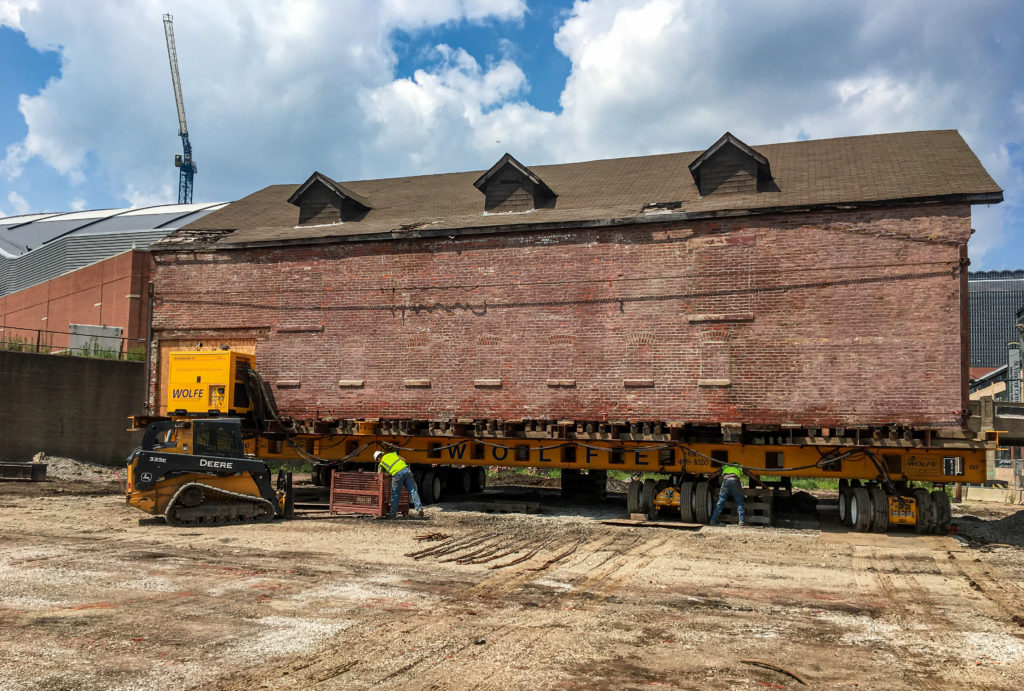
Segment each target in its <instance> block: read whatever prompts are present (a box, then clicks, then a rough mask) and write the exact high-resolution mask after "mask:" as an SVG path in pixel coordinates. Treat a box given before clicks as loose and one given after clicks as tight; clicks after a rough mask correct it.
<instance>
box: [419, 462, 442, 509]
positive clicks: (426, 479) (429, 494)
mask: <svg viewBox="0 0 1024 691" xmlns="http://www.w3.org/2000/svg"><path fill="white" fill-rule="evenodd" d="M435 479H436V480H438V481H440V479H441V478H438V477H437V476H436V475H435V474H434V471H433V470H424V471H423V474H422V475H421V476H420V480H419V481H417V483H416V489H417V490H419V493H420V501H421V502H423V505H424V506H426V505H427V504H433V503H434V493H433V487H434V480H435Z"/></svg>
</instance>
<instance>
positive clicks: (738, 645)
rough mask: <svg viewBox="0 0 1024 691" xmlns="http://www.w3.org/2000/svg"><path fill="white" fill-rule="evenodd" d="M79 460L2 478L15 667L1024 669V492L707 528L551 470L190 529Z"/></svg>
mask: <svg viewBox="0 0 1024 691" xmlns="http://www.w3.org/2000/svg"><path fill="white" fill-rule="evenodd" d="M60 466H61V464H59V463H57V464H53V465H52V466H51V475H55V476H56V477H63V478H67V479H57V480H54V481H50V482H46V483H35V484H33V483H27V482H3V483H0V490H2V494H0V526H2V528H0V635H2V638H3V641H4V647H3V654H2V656H0V678H2V679H3V686H4V688H5V689H149V688H161V689H188V688H204V689H205V688H218V689H239V690H242V689H244V690H246V691H248V690H250V689H261V688H268V689H269V688H273V689H293V688H295V689H298V688H366V687H375V686H381V687H394V688H413V689H421V688H430V689H449V688H457V689H461V688H480V689H507V688H515V689H539V688H559V689H583V688H586V689H590V688H599V689H645V688H652V687H667V688H694V689H707V688H710V689H748V688H749V689H759V688H771V689H783V688H786V689H796V688H848V687H853V688H862V689H903V688H914V689H928V688H934V689H940V688H953V687H955V688H971V689H982V688H984V689H990V688H991V689H1019V688H1021V687H1022V685H1024V589H1022V583H1024V558H1022V557H1024V549H1022V547H1020V546H1019V545H1020V544H1021V535H1020V531H1021V528H1020V526H1021V525H1022V524H1021V521H1020V520H1019V519H1024V514H1016V513H1015V512H1014V510H1013V509H1012V508H1009V507H1003V506H993V505H970V506H967V505H959V506H957V507H956V510H957V513H958V519H957V525H958V530H959V531H960V532H959V535H958V536H957V537H936V536H916V535H914V534H912V533H909V532H892V533H890V534H889V535H872V534H859V533H853V532H847V531H845V530H840V529H839V528H837V527H834V526H835V520H834V507H832V506H830V505H829V504H828V503H827V500H828V498H827V497H824V500H825V501H824V503H823V505H822V509H821V515H822V522H821V525H822V529H821V530H788V529H781V528H753V527H749V528H739V527H730V526H723V527H704V528H701V529H700V530H692V531H691V530H674V529H665V528H636V527H613V526H609V525H604V524H601V523H600V522H598V520H597V518H600V517H602V516H615V515H619V516H621V514H622V513H623V509H622V506H621V504H620V503H608V504H603V505H597V506H594V505H589V506H573V505H566V504H564V503H562V502H561V501H560V500H558V499H557V498H553V497H554V495H553V494H551V493H549V494H548V495H545V494H543V492H544V490H530V491H536V492H539V493H540V494H539V495H538V496H540V497H541V498H540V501H541V504H542V506H543V507H544V511H543V512H541V513H539V514H531V515H516V514H486V513H477V512H460V511H457V510H455V505H453V504H442V505H438V506H432V507H428V509H427V520H424V521H421V520H414V519H409V520H399V521H393V522H391V521H374V520H370V519H366V518H354V517H338V516H336V517H331V516H329V515H326V514H323V513H319V514H310V515H307V516H305V517H302V518H300V519H297V520H294V521H290V522H277V523H274V524H268V525H251V526H229V527H216V528H199V529H196V528H172V527H169V526H166V525H164V524H162V522H161V521H160V520H155V519H151V518H149V517H147V516H146V515H145V514H142V513H140V512H138V511H137V510H135V509H133V508H131V507H128V506H126V505H125V503H124V499H123V496H122V495H121V494H120V488H119V486H118V484H117V482H116V480H114V481H111V479H110V475H109V474H108V473H105V472H101V471H96V470H95V469H86V470H82V471H81V472H79V473H77V474H75V473H73V472H72V471H74V470H75V468H76V466H74V464H67V469H66V472H65V470H62V469H61V467H60ZM577 514H583V515H577ZM964 514H970V515H971V516H972V518H966V517H963V518H960V517H961V516H963V515H964ZM1000 526H1002V528H1000ZM986 531H988V532H986ZM432 533H433V534H438V533H439V534H442V535H443V536H447V537H445V538H443V539H440V540H435V541H428V540H417V539H416V538H417V537H418V536H420V537H421V536H424V535H428V534H432ZM993 536H995V537H1001V538H1003V540H1004V542H1005V543H1006V544H1003V543H1000V542H993ZM964 538H966V539H964ZM1014 541H1016V544H1014ZM432 548H433V549H436V553H434V554H431V553H428V552H427V550H429V549H432ZM515 550H518V551H515ZM757 663H769V664H770V665H775V666H777V667H779V668H782V669H784V670H786V672H789V673H792V675H793V676H790V675H789V674H787V673H786V672H783V671H776V670H772V669H768V668H766V667H764V666H761V665H759V664H757ZM795 677H799V679H800V680H803V682H805V683H806V686H804V685H802V684H801V682H800V681H799V680H797V679H796V678H795Z"/></svg>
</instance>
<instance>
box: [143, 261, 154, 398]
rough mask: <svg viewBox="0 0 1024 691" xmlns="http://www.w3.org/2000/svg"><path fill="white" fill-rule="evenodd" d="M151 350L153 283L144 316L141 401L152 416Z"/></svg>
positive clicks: (151, 283)
mask: <svg viewBox="0 0 1024 691" xmlns="http://www.w3.org/2000/svg"><path fill="white" fill-rule="evenodd" d="M152 349H153V282H152V281H150V282H149V309H148V313H147V315H146V370H145V372H146V375H145V376H144V377H143V378H142V382H143V392H144V394H145V395H144V396H143V399H142V400H143V401H144V402H145V408H146V412H147V413H149V414H150V415H152V414H153V405H152V401H151V400H150V397H149V368H150V366H151V361H152V357H151V355H150V351H152Z"/></svg>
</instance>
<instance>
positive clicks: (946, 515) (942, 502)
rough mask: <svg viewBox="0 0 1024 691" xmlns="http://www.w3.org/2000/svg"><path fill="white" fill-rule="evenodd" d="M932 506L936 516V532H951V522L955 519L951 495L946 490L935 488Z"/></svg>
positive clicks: (943, 533)
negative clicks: (950, 502)
mask: <svg viewBox="0 0 1024 691" xmlns="http://www.w3.org/2000/svg"><path fill="white" fill-rule="evenodd" d="M931 498H932V507H933V508H934V514H933V515H934V516H935V532H936V533H938V534H939V535H948V534H949V523H950V521H951V520H953V507H952V506H950V504H949V495H948V494H946V490H944V489H937V490H933V491H932V494H931Z"/></svg>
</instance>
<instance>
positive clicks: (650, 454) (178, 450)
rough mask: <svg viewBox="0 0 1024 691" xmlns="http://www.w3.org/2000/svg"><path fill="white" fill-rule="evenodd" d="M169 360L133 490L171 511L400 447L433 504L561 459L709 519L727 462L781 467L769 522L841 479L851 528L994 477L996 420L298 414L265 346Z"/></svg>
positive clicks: (233, 500) (630, 503)
mask: <svg viewBox="0 0 1024 691" xmlns="http://www.w3.org/2000/svg"><path fill="white" fill-rule="evenodd" d="M169 358H170V359H169V362H168V374H169V378H168V383H169V386H168V391H167V410H168V411H169V413H170V415H171V419H168V418H165V417H164V418H142V417H139V418H135V423H136V425H137V426H139V427H141V426H145V427H146V440H147V441H146V443H144V445H143V449H142V450H141V451H138V452H136V454H135V455H134V456H133V460H132V461H131V465H132V472H131V473H130V475H131V477H130V481H131V483H132V485H131V491H130V493H129V502H130V503H132V504H133V505H135V506H138V507H139V508H141V509H143V510H144V511H148V512H149V513H153V514H163V515H165V516H166V517H167V520H168V522H169V523H175V522H178V523H183V522H211V521H216V520H269V519H270V518H272V517H273V515H275V514H276V515H281V514H282V512H283V511H284V509H283V508H282V506H283V505H282V504H281V499H280V495H281V492H282V491H284V489H285V484H284V482H283V481H281V483H280V484H279V486H278V490H277V495H276V496H275V493H274V490H273V489H272V488H271V485H270V479H269V478H270V473H269V470H268V466H267V464H277V465H280V464H284V463H289V462H295V461H299V462H311V463H312V464H313V474H312V477H313V482H314V484H317V485H321V486H329V485H330V478H331V473H333V472H334V471H335V470H338V469H342V470H354V469H364V470H373V469H374V467H375V464H374V462H373V452H374V451H375V450H377V449H394V450H397V451H400V452H401V454H402V456H403V458H405V459H406V460H407V461H408V462H409V463H410V465H411V466H412V468H413V473H414V474H415V475H416V480H417V485H418V486H419V487H420V488H421V492H422V493H423V497H424V501H425V502H426V503H433V502H436V501H440V500H441V497H442V496H443V494H444V493H445V492H452V493H458V491H459V488H462V491H470V490H472V491H479V489H480V488H481V487H482V486H483V484H484V482H485V481H486V479H485V475H484V473H483V472H482V470H483V468H484V467H487V466H505V467H532V468H545V469H559V470H560V471H561V476H562V486H563V489H565V488H570V489H572V490H574V491H576V492H578V493H579V492H587V493H589V492H591V491H594V492H598V493H601V494H603V487H604V485H605V479H606V477H607V473H608V472H609V471H615V470H617V471H625V472H627V473H630V474H633V475H635V476H636V477H637V478H638V479H635V480H633V481H632V482H630V483H629V486H628V488H627V492H626V510H627V512H628V513H629V514H646V515H647V516H648V517H649V518H653V517H654V516H656V515H658V514H659V513H673V514H675V515H678V516H679V517H681V518H682V519H683V521H685V522H690V523H707V522H708V520H709V518H710V515H711V512H712V510H713V508H714V506H715V501H716V498H717V493H718V484H717V483H718V479H717V478H716V474H717V473H716V471H718V470H719V469H720V468H721V466H722V465H724V464H726V463H729V464H733V465H739V466H742V467H743V468H744V471H745V472H746V473H747V474H749V475H752V476H755V477H765V478H771V477H777V478H779V480H777V481H769V482H765V483H763V484H764V485H765V487H764V488H762V489H754V488H748V489H747V490H745V495H746V497H747V500H748V502H750V503H751V504H757V503H762V504H764V505H765V507H766V509H765V511H764V512H763V513H762V514H761V515H760V518H761V519H762V520H761V522H762V523H764V524H771V506H772V504H773V501H774V499H775V498H778V497H787V496H789V495H790V493H791V489H792V488H791V484H792V483H791V478H794V477H813V478H828V479H835V480H837V481H838V485H839V518H840V520H841V521H842V523H843V524H844V525H847V526H849V527H850V528H852V529H854V530H858V531H876V532H884V531H886V530H888V529H889V528H890V527H891V526H896V525H905V526H912V527H913V528H914V529H916V530H917V531H918V532H922V533H928V532H937V533H943V532H946V531H947V530H948V527H949V522H950V517H951V511H950V503H949V499H948V496H947V494H946V491H945V488H946V487H947V486H948V485H951V484H952V483H957V482H966V483H978V482H984V481H985V479H986V460H985V456H986V452H987V451H989V450H991V449H994V448H995V447H996V444H997V442H998V434H997V433H996V432H994V431H992V430H993V427H992V426H991V424H988V425H985V426H983V427H982V428H980V429H979V430H977V431H976V433H975V432H974V431H968V430H954V431H951V432H949V433H946V434H943V433H940V432H935V431H928V430H926V431H916V430H912V429H899V428H896V427H889V428H879V429H859V428H858V429H831V428H806V429H804V428H796V429H789V428H787V429H779V430H774V431H761V430H758V429H756V428H754V427H752V428H749V429H748V428H747V427H745V426H741V425H732V426H726V425H722V426H717V425H696V424H676V425H670V424H663V423H660V422H628V421H624V422H609V421H596V422H585V421H572V420H565V421H561V420H556V421H536V420H534V421H530V420H518V421H503V422H502V421H494V420H478V419H462V418H457V419H449V420H444V421H425V420H406V419H397V420H390V419H380V418H360V419H338V418H334V417H329V418H317V419H315V420H293V419H290V418H287V417H285V416H282V415H281V414H279V412H278V410H277V406H276V403H275V401H274V397H273V393H272V391H271V389H270V387H269V386H267V385H266V383H265V382H264V381H263V379H262V378H261V377H260V375H259V374H258V373H257V371H256V369H255V367H254V356H252V355H248V354H244V353H238V352H234V351H231V350H218V351H181V352H172V353H170V354H169ZM222 416H238V417H237V418H228V417H222ZM990 417H992V416H990ZM204 418H205V419H204ZM147 425H148V426H147ZM243 429H244V431H245V434H246V445H247V446H246V450H247V451H248V452H249V453H250V454H252V456H250V457H249V458H245V454H244V453H243V451H242V439H241V434H242V430H243ZM159 435H165V436H166V439H163V438H162V437H161V438H160V439H158V436H159ZM165 449H167V450H169V452H168V451H165ZM652 475H661V476H663V479H661V480H660V481H658V480H655V479H652V478H651V476H652ZM640 476H645V478H646V479H643V480H641V479H639V478H640ZM289 487H290V485H289ZM727 506H728V505H727ZM275 507H276V508H275ZM735 518H736V517H735V515H731V516H729V517H728V519H727V520H735ZM755 522H756V520H755Z"/></svg>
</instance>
